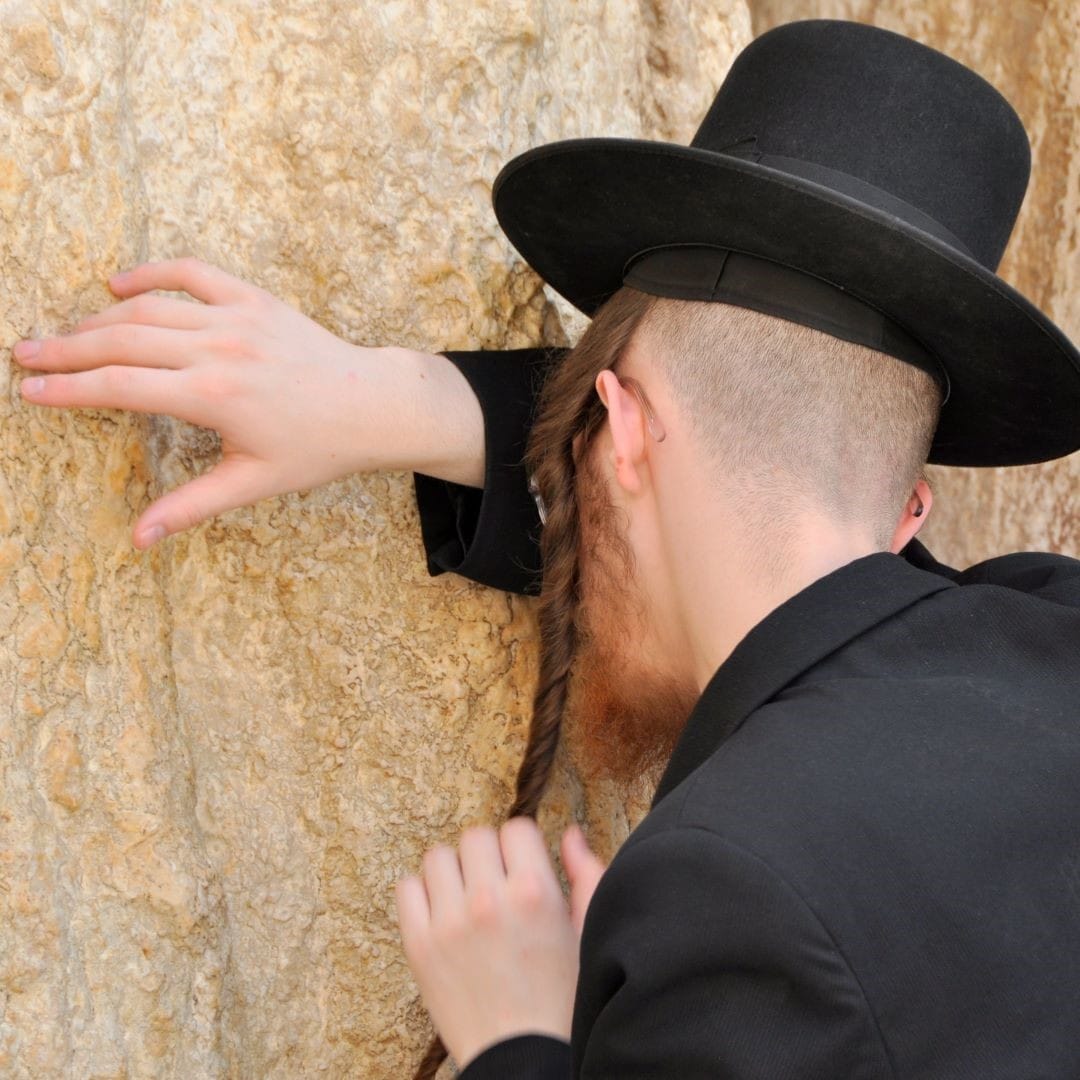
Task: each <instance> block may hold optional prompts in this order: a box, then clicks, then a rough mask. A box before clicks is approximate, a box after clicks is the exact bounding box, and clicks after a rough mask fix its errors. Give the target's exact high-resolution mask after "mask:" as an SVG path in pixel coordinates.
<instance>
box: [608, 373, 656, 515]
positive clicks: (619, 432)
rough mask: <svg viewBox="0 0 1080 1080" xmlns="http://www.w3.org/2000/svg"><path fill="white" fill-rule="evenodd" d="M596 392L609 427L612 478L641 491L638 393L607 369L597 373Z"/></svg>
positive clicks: (632, 490) (642, 437) (642, 443)
mask: <svg viewBox="0 0 1080 1080" xmlns="http://www.w3.org/2000/svg"><path fill="white" fill-rule="evenodd" d="M596 392H597V394H599V395H600V400H601V401H602V402H603V403H604V405H605V407H606V408H607V411H608V425H609V427H610V428H611V441H612V449H611V454H610V460H611V466H612V469H613V470H614V472H615V479H616V480H618V482H619V484H620V485H621V486H622V487H623V488H624V489H625V490H626V491H627V492H629V493H630V494H631V495H636V494H638V493H639V492H640V491H641V487H642V477H641V466H642V464H643V463H644V460H645V435H646V430H647V429H646V423H647V418H646V416H645V414H644V412H643V411H642V408H641V402H640V401H638V398H637V395H636V394H634V393H633V392H632V391H630V390H627V389H626V387H624V386H623V384H622V383H621V382H619V377H618V375H616V374H615V372H614V371H611V370H610V369H605V370H604V371H601V372H600V374H599V375H597V376H596Z"/></svg>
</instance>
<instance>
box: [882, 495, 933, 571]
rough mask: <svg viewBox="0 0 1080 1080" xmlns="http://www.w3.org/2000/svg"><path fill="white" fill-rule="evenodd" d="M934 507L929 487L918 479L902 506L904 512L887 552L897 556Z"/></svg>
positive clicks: (913, 536)
mask: <svg viewBox="0 0 1080 1080" xmlns="http://www.w3.org/2000/svg"><path fill="white" fill-rule="evenodd" d="M933 505H934V493H933V492H932V491H931V490H930V485H929V484H928V483H927V482H926V481H925V480H922V479H920V480H919V481H917V482H916V484H915V488H914V490H913V491H912V493H911V496H910V497H909V498H908V501H907V503H906V504H905V505H904V512H903V513H902V514H901V515H900V520H899V522H897V525H896V530H895V531H894V532H893V538H892V543H891V544H890V545H889V550H890V551H891V552H892V553H893V554H894V555H898V554H899V553H900V552H901V551H903V549H904V548H905V547H907V545H908V544H909V543H910V542H911V541H912V540H913V539H914V538H915V535H916V533H918V531H919V530H920V529H921V528H922V526H923V523H924V522H925V521H926V519H927V517H928V516H929V514H930V508H931V507H932V506H933Z"/></svg>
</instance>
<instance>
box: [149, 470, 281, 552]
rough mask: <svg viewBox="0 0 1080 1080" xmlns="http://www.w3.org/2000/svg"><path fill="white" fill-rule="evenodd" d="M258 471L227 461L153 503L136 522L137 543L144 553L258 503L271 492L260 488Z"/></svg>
mask: <svg viewBox="0 0 1080 1080" xmlns="http://www.w3.org/2000/svg"><path fill="white" fill-rule="evenodd" d="M259 479H260V478H259V476H258V471H257V468H256V467H254V466H253V465H252V463H250V462H248V461H244V460H242V459H238V458H224V459H223V460H222V461H220V462H219V463H218V464H217V465H215V466H214V467H213V468H212V469H210V470H209V471H208V472H204V473H203V474H202V475H201V476H197V477H196V478H195V479H194V480H191V481H189V482H188V483H186V484H184V485H183V486H182V487H178V488H176V490H175V491H170V492H169V493H168V494H167V495H163V496H162V497H161V498H160V499H158V500H157V502H155V503H152V504H151V505H150V507H149V508H148V509H147V510H145V511H144V512H143V513H142V514H141V515H140V517H139V520H138V521H137V522H136V523H135V528H134V530H133V533H132V539H133V541H134V544H135V546H136V547H137V548H139V549H140V550H145V549H146V548H148V547H151V546H152V545H153V544H156V543H157V541H158V540H161V539H163V538H164V537H166V536H172V535H173V534H174V533H178V532H183V531H184V530H185V529H190V528H192V527H193V526H195V525H198V524H200V523H201V522H203V521H207V520H208V519H209V518H212V517H215V516H216V515H217V514H223V513H224V512H225V511H226V510H233V509H235V508H236V507H237V506H247V505H248V504H249V503H253V502H257V501H258V500H259V499H261V498H263V497H264V496H265V495H267V494H269V492H266V491H263V490H261V488H260V485H259Z"/></svg>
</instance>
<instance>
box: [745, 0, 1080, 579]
mask: <svg viewBox="0 0 1080 1080" xmlns="http://www.w3.org/2000/svg"><path fill="white" fill-rule="evenodd" d="M750 8H751V13H752V16H753V20H754V32H755V34H760V33H763V32H764V31H765V30H767V29H769V28H770V27H772V26H776V25H778V24H780V23H785V22H790V21H792V20H795V19H817V18H830V19H856V20H858V21H860V22H867V23H873V24H875V25H877V26H881V27H884V28H885V29H887V30H895V31H896V32H897V33H901V34H906V35H907V36H908V37H913V38H916V39H917V40H919V41H922V42H923V43H924V44H926V45H931V46H933V47H934V48H937V49H941V50H942V51H943V52H945V53H948V55H949V56H953V57H955V58H956V59H957V60H959V61H960V62H961V63H964V64H967V65H968V66H969V67H971V68H973V69H974V70H975V71H977V72H979V74H980V75H982V76H983V78H985V79H987V80H989V81H990V82H991V83H993V84H994V85H995V86H996V87H997V88H998V89H999V90H1000V91H1001V92H1002V93H1003V94H1004V95H1005V97H1006V98H1007V99H1008V100H1009V101H1010V102H1011V103H1012V105H1013V107H1014V108H1015V109H1016V111H1017V112H1018V113H1019V115H1020V118H1021V120H1023V122H1024V127H1025V128H1026V129H1027V132H1028V136H1029V138H1030V140H1031V148H1032V162H1031V182H1030V184H1029V186H1028V192H1027V197H1026V199H1025V200H1024V205H1023V208H1022V209H1021V211H1020V217H1019V220H1018V221H1017V225H1016V229H1015V231H1014V233H1013V236H1012V239H1011V240H1010V242H1009V246H1008V248H1007V250H1006V252H1005V258H1004V259H1003V260H1002V264H1001V266H1000V267H999V270H998V272H999V274H1000V275H1001V276H1002V277H1003V278H1005V280H1006V281H1008V282H1010V284H1012V285H1014V286H1015V287H1016V288H1017V289H1019V290H1020V292H1022V293H1023V294H1024V295H1025V296H1027V297H1028V298H1029V299H1031V300H1032V301H1033V302H1034V303H1035V304H1036V305H1038V306H1039V307H1040V308H1041V309H1042V310H1043V311H1045V312H1046V313H1047V314H1048V315H1049V316H1050V318H1052V319H1053V320H1054V322H1056V323H1057V324H1058V325H1059V326H1060V327H1061V328H1062V329H1063V330H1064V331H1065V333H1066V334H1068V335H1069V337H1070V338H1071V340H1073V341H1074V342H1075V341H1080V5H1077V4H1076V3H1075V0H1010V2H1009V3H1007V4H989V3H985V2H984V0H750ZM1032 422H1033V423H1038V417H1032ZM1078 423H1080V419H1078ZM930 479H931V483H932V485H933V488H934V491H935V494H936V501H935V504H934V510H933V513H932V515H931V517H930V518H929V519H928V521H927V524H926V527H925V529H924V530H923V537H924V539H926V541H927V543H928V544H929V546H930V547H931V549H932V550H933V551H934V553H935V554H936V555H937V557H938V558H940V559H943V560H945V561H946V562H950V563H952V564H953V565H956V566H967V565H969V564H971V563H974V562H977V561H979V560H981V559H986V558H990V557H992V556H994V555H1000V554H1003V553H1004V552H1007V551H1016V550H1022V549H1027V550H1046V551H1061V552H1065V553H1066V554H1069V555H1074V556H1075V555H1080V454H1073V455H1072V456H1071V457H1068V458H1064V459H1062V460H1060V461H1056V462H1050V463H1047V464H1043V465H1033V466H1025V467H1022V468H1008V469H944V468H934V469H931V470H930Z"/></svg>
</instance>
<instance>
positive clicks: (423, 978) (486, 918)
mask: <svg viewBox="0 0 1080 1080" xmlns="http://www.w3.org/2000/svg"><path fill="white" fill-rule="evenodd" d="M562 857H563V865H564V866H565V868H566V873H567V877H568V878H569V880H570V887H571V893H570V904H569V905H568V904H567V901H566V899H565V898H564V897H563V894H562V890H561V889H560V887H559V881H558V878H557V877H556V876H555V871H554V868H553V867H552V865H551V860H550V858H549V857H548V851H547V846H546V844H545V842H544V837H543V835H542V834H541V832H540V830H539V828H538V827H537V825H536V823H535V822H534V821H532V820H531V819H530V818H523V817H521V818H512V819H511V820H510V821H508V822H506V823H505V824H504V825H503V826H502V828H501V829H500V830H499V831H498V832H496V831H495V830H494V829H492V828H486V827H476V828H471V829H467V830H466V831H465V832H464V833H463V834H462V837H461V843H460V845H459V849H458V851H454V849H453V848H451V847H447V846H446V845H440V846H438V847H434V848H432V849H431V850H430V851H429V852H427V854H426V855H425V856H424V864H423V876H422V877H420V876H409V877H405V878H402V879H401V881H399V882H398V886H397V911H398V923H399V925H400V927H401V937H402V942H403V943H404V946H405V956H406V959H407V960H408V961H409V966H410V967H411V968H412V972H413V975H414V976H415V978H416V982H417V985H418V986H419V987H420V993H421V994H422V996H423V999H424V1004H425V1005H426V1006H427V1008H428V1011H429V1012H430V1013H431V1018H432V1020H433V1021H434V1024H435V1027H436V1028H437V1029H438V1032H439V1034H440V1035H441V1036H442V1040H443V1043H444V1044H445V1045H446V1048H447V1050H448V1051H449V1052H450V1054H451V1055H452V1056H453V1058H454V1060H455V1061H456V1062H457V1063H458V1065H459V1066H460V1067H461V1068H464V1067H465V1066H466V1065H467V1064H468V1063H469V1062H470V1061H471V1060H472V1059H473V1058H474V1057H476V1056H477V1054H479V1053H480V1052H481V1051H482V1050H484V1049H485V1048H486V1047H488V1046H491V1045H493V1044H494V1043H497V1042H500V1041H502V1040H503V1039H508V1038H510V1037H511V1036H514V1035H522V1034H525V1033H526V1032H530V1033H538V1034H545V1035H552V1036H555V1037H556V1038H560V1039H569V1038H570V1021H571V1016H572V1013H573V1005H574V990H575V987H576V985H577V972H578V939H579V936H580V933H581V922H582V920H583V918H584V913H585V909H586V907H587V906H588V902H589V898H590V897H591V896H592V892H593V890H594V889H595V888H596V884H597V882H598V881H599V880H600V875H601V874H602V873H603V871H604V866H603V863H601V862H600V860H599V859H597V858H596V856H595V855H593V854H592V852H591V851H589V849H588V846H587V844H586V842H585V838H584V836H583V835H582V833H581V831H580V829H577V828H576V827H571V828H570V829H568V830H567V831H566V833H565V834H564V836H563V841H562Z"/></svg>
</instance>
